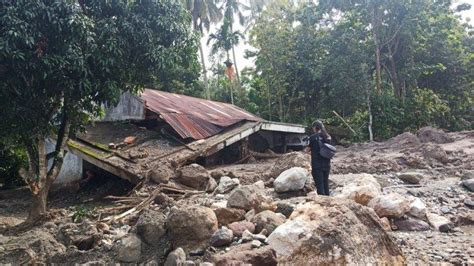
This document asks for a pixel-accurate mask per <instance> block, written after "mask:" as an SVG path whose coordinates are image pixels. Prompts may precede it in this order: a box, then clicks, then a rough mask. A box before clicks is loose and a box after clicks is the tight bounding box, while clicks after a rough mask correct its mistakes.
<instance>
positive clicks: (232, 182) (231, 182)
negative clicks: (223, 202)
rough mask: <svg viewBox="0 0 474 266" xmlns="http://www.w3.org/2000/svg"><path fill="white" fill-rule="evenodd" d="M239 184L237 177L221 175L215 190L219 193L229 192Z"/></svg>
mask: <svg viewBox="0 0 474 266" xmlns="http://www.w3.org/2000/svg"><path fill="white" fill-rule="evenodd" d="M239 184H240V181H239V179H237V178H230V177H228V176H223V177H221V179H220V180H219V185H218V186H217V188H216V192H217V193H220V194H225V193H229V192H230V191H232V189H234V188H236V187H237V186H238V185H239Z"/></svg>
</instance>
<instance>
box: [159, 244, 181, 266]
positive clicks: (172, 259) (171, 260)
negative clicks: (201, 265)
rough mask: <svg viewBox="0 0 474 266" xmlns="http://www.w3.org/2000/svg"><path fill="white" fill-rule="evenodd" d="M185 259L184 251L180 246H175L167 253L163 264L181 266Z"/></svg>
mask: <svg viewBox="0 0 474 266" xmlns="http://www.w3.org/2000/svg"><path fill="white" fill-rule="evenodd" d="M185 261H186V253H185V252H184V250H183V249H182V248H177V249H175V250H174V251H172V252H171V253H170V254H168V257H167V258H166V261H165V264H164V265H165V266H181V265H183V264H184V263H185Z"/></svg>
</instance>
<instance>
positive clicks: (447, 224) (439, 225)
mask: <svg viewBox="0 0 474 266" xmlns="http://www.w3.org/2000/svg"><path fill="white" fill-rule="evenodd" d="M426 218H427V219H428V222H429V223H430V224H431V226H433V228H435V229H436V230H438V231H440V232H449V231H451V230H452V229H453V228H454V224H453V223H452V222H451V221H450V220H448V219H447V218H445V217H443V216H440V215H437V214H434V213H427V214H426Z"/></svg>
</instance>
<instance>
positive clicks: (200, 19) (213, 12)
mask: <svg viewBox="0 0 474 266" xmlns="http://www.w3.org/2000/svg"><path fill="white" fill-rule="evenodd" d="M182 1H183V2H184V4H185V6H186V8H187V10H188V11H189V12H190V13H191V15H192V27H193V30H194V31H195V32H197V33H198V34H200V36H201V37H202V36H203V34H204V30H205V31H209V28H210V26H211V24H213V23H217V22H219V21H220V20H221V19H222V12H221V10H220V8H219V7H218V6H217V4H218V2H219V0H182ZM199 54H200V56H201V65H202V74H203V78H204V86H205V88H206V94H207V98H208V99H210V97H211V92H210V90H209V83H208V79H207V69H206V60H205V57H204V51H203V48H202V45H201V42H200V41H199Z"/></svg>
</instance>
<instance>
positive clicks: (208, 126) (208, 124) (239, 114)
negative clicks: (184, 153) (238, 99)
mask: <svg viewBox="0 0 474 266" xmlns="http://www.w3.org/2000/svg"><path fill="white" fill-rule="evenodd" d="M141 98H142V99H143V100H144V103H145V107H146V108H147V109H149V110H150V111H152V112H155V113H157V114H159V115H160V117H161V118H162V119H163V120H165V121H166V122H167V123H168V124H169V125H170V126H171V127H172V128H173V129H174V130H175V131H176V132H177V133H178V134H179V135H180V136H181V137H182V138H183V139H187V138H192V139H196V140H197V139H205V138H208V137H210V136H213V135H216V134H218V133H219V132H221V131H222V130H223V129H225V128H226V127H229V126H231V125H234V124H236V123H238V122H241V121H256V122H257V121H263V120H262V119H261V118H260V117H258V116H255V115H253V114H251V113H249V112H247V111H245V110H243V109H241V108H239V107H237V106H235V105H232V104H228V103H222V102H215V101H209V100H204V99H200V98H195V97H190V96H185V95H181V94H175V93H169V92H163V91H157V90H151V89H145V91H144V92H143V93H142V94H141Z"/></svg>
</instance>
